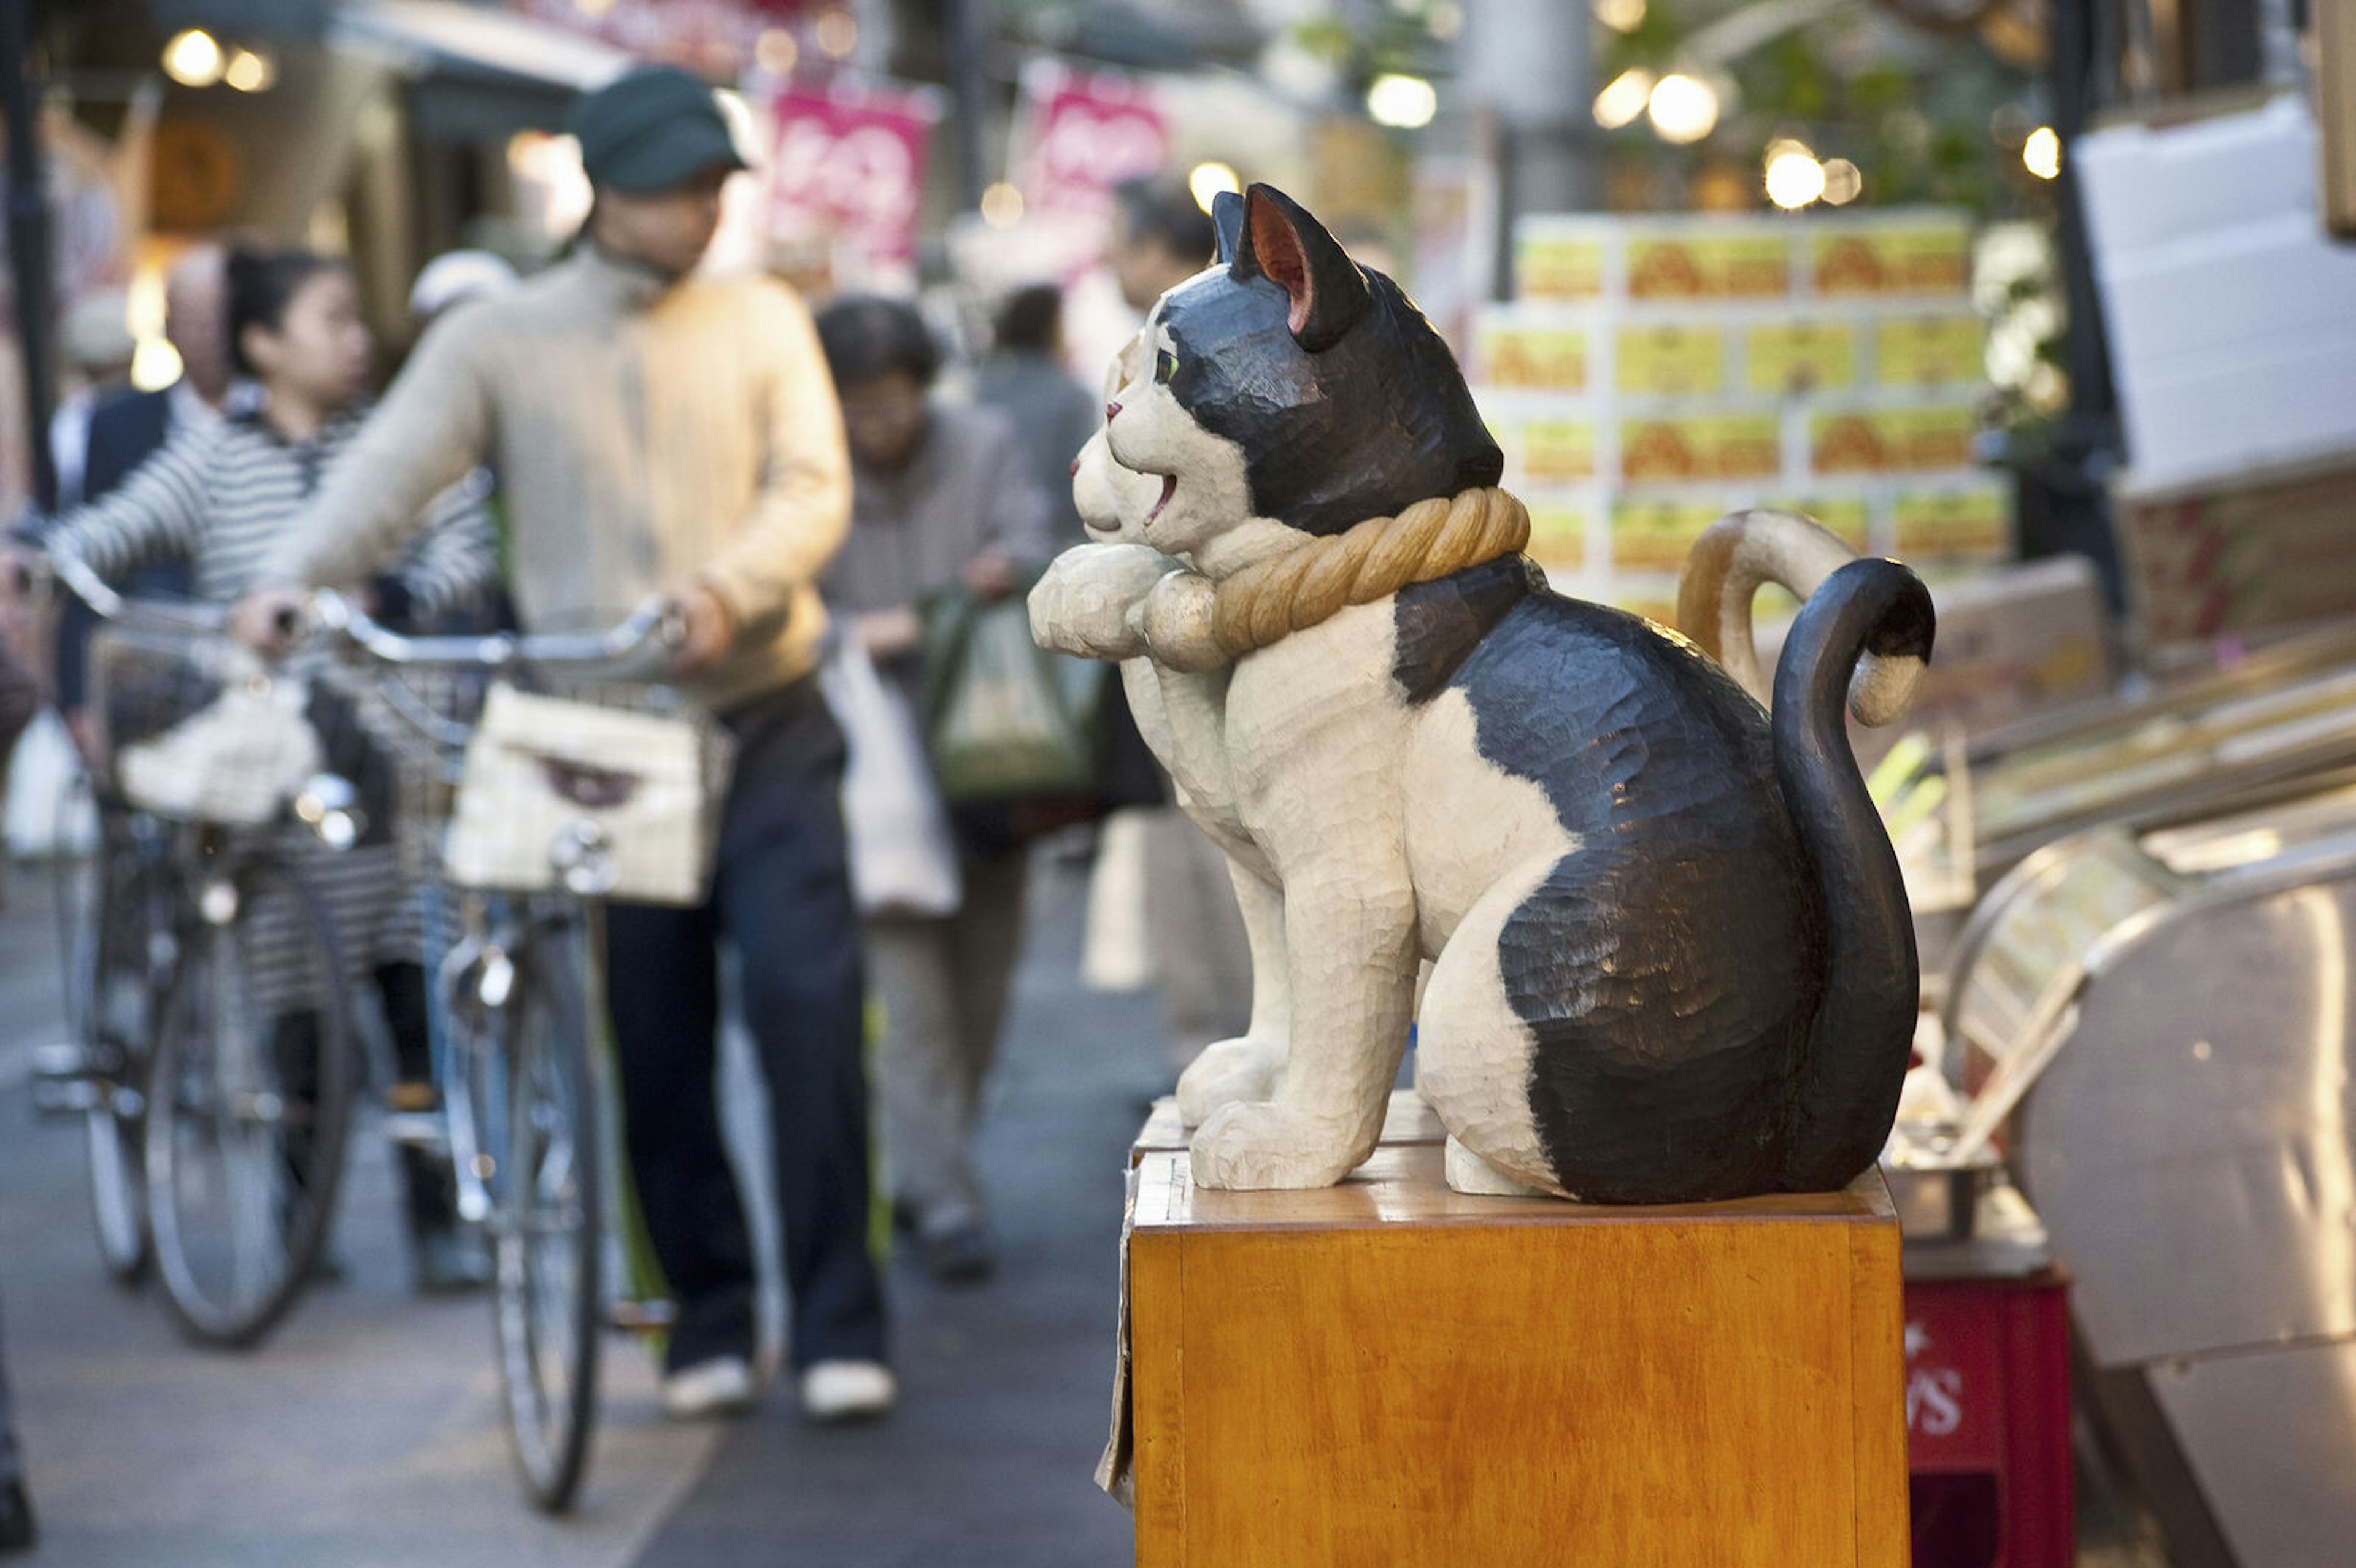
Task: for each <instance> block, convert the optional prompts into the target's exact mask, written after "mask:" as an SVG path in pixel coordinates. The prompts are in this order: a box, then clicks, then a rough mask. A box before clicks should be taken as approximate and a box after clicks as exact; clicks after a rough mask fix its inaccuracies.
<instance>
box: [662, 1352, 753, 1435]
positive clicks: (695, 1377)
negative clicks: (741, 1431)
mask: <svg viewBox="0 0 2356 1568" xmlns="http://www.w3.org/2000/svg"><path fill="white" fill-rule="evenodd" d="M662 1406H663V1413H664V1414H665V1415H668V1416H669V1417H670V1418H671V1419H672V1420H673V1421H702V1420H706V1419H708V1418H710V1417H712V1416H715V1415H738V1414H742V1413H744V1412H745V1411H748V1410H750V1409H752V1408H753V1366H752V1363H751V1362H749V1361H747V1360H745V1359H744V1357H742V1356H714V1357H712V1360H708V1361H698V1362H696V1363H695V1365H693V1366H691V1367H681V1368H680V1370H679V1371H675V1372H672V1373H670V1374H669V1375H668V1376H666V1377H665V1378H664V1379H663V1381H662Z"/></svg>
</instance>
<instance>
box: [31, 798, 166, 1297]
mask: <svg viewBox="0 0 2356 1568" xmlns="http://www.w3.org/2000/svg"><path fill="white" fill-rule="evenodd" d="M79 793H80V796H81V797H82V799H83V800H85V801H87V800H88V799H89V798H90V795H91V792H90V787H89V784H88V781H87V779H86V778H85V779H84V780H83V781H82V783H81V784H80V786H79ZM97 812H98V822H99V827H100V834H99V841H98V843H97V844H96V845H95V846H94V847H93V848H92V849H91V853H90V854H89V856H87V857H86V858H85V859H83V861H82V863H81V864H80V866H79V867H78V868H75V869H70V870H69V871H67V872H65V873H64V874H63V875H61V876H60V877H59V880H58V896H59V900H60V905H59V916H60V924H61V926H62V928H63V934H64V936H65V939H66V940H65V953H66V987H67V988H66V996H67V1001H68V1005H69V1009H70V1012H71V1014H72V1023H73V1030H74V1038H75V1042H76V1044H77V1045H78V1046H79V1047H80V1051H81V1068H80V1072H81V1073H82V1076H83V1079H84V1082H85V1083H86V1086H87V1089H88V1092H89V1101H88V1104H89V1109H88V1110H87V1111H86V1112H85V1113H84V1115H83V1128H84V1134H85V1142H86V1143H87V1145H88V1148H89V1155H90V1197H91V1219H92V1220H93V1221H95V1224H96V1229H97V1232H98V1253H99V1258H100V1260H101V1261H102V1263H103V1264H105V1266H106V1271H107V1273H108V1274H110V1275H112V1276H113V1277H114V1278H115V1279H116V1280H118V1281H120V1282H121V1283H123V1284H125V1285H131V1284H135V1283H136V1282H137V1281H138V1280H139V1279H140V1278H141V1277H142V1276H143V1275H145V1273H146V1270H147V1207H146V1192H145V1179H144V1177H143V1175H142V1164H143V1160H142V1141H143V1138H144V1136H145V1135H144V1131H143V1128H144V1125H145V1115H146V1089H147V1062H148V1058H149V1056H150V1055H151V1053H152V1051H153V1049H154V1040H155V1017H156V1013H157V1010H158V1008H159V1007H160V1005H161V991H162V986H161V984H160V976H161V975H162V974H163V972H164V964H165V962H166V960H165V959H164V957H163V956H162V955H159V952H158V949H159V947H161V946H164V945H166V944H168V942H169V940H170V939H169V935H168V926H169V923H168V921H166V920H164V919H162V918H161V906H162V890H161V888H160V886H159V883H158V880H157V878H156V876H155V871H154V869H153V868H152V865H151V863H150V859H149V847H148V846H146V845H145V844H143V843H142V842H141V841H140V838H139V834H140V832H141V819H139V818H136V817H134V816H133V815H132V814H131V813H130V812H129V811H127V810H125V809H123V807H121V806H116V805H101V806H99V807H98V808H97Z"/></svg>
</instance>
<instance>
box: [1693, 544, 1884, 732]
mask: <svg viewBox="0 0 2356 1568" xmlns="http://www.w3.org/2000/svg"><path fill="white" fill-rule="evenodd" d="M1857 559H1858V553H1857V551H1855V550H1853V549H1850V548H1849V547H1848V545H1847V543H1846V542H1844V541H1843V540H1842V539H1841V538H1840V536H1839V535H1837V534H1836V533H1834V532H1832V531H1831V530H1830V529H1828V528H1824V527H1822V526H1821V525H1819V524H1818V523H1816V522H1815V520H1813V519H1812V518H1809V517H1803V516H1801V515H1800V514H1799V513H1797V512H1783V511H1777V510H1774V509H1772V508H1771V507H1751V508H1750V509H1748V510H1746V511H1740V512H1729V513H1728V514H1727V515H1726V516H1725V517H1720V518H1719V520H1718V521H1716V522H1714V523H1712V524H1710V526H1709V527H1708V528H1706V529H1704V530H1703V531H1702V535H1701V537H1700V538H1699V539H1696V540H1694V546H1693V549H1691V550H1690V551H1689V552H1687V556H1686V564H1685V570H1684V571H1682V572H1680V573H1678V575H1677V630H1678V631H1680V632H1683V633H1684V634H1685V635H1687V636H1688V637H1691V638H1692V639H1693V640H1694V642H1695V643H1696V644H1697V645H1699V646H1700V648H1701V651H1702V652H1704V653H1706V654H1708V656H1710V657H1712V658H1714V659H1716V660H1717V661H1718V662H1719V665H1721V666H1722V667H1724V668H1725V670H1726V673H1727V674H1729V675H1730V676H1732V677H1734V679H1735V683H1736V684H1737V685H1739V686H1740V687H1741V688H1742V689H1743V690H1745V691H1747V692H1749V693H1750V694H1751V696H1752V697H1754V698H1757V699H1759V701H1760V702H1761V703H1762V704H1768V703H1769V702H1770V699H1771V697H1772V689H1771V688H1770V686H1769V684H1768V677H1767V676H1766V674H1765V672H1763V671H1762V669H1761V668H1760V667H1759V653H1758V650H1757V648H1756V647H1755V646H1754V645H1752V642H1751V601H1752V600H1753V599H1755V598H1757V597H1758V594H1759V590H1760V589H1761V588H1762V587H1763V586H1764V585H1766V584H1767V583H1770V582H1772V583H1774V584H1776V585H1777V586H1778V587H1780V588H1783V589H1784V590H1785V591H1787V592H1790V593H1791V595H1792V596H1793V597H1794V598H1795V599H1799V600H1803V601H1804V600H1806V599H1808V598H1810V597H1812V596H1813V595H1814V594H1815V592H1816V590H1817V589H1818V588H1819V587H1821V586H1823V584H1824V581H1825V579H1826V578H1828V577H1830V576H1831V575H1832V574H1833V573H1834V572H1836V571H1839V570H1840V569H1841V568H1842V567H1844V566H1847V564H1848V563H1849V562H1850V561H1852V560H1857ZM1921 678H1922V660H1920V659H1914V658H1904V657H1899V658H1890V659H1885V658H1883V657H1881V656H1879V654H1877V653H1874V652H1872V651H1869V652H1868V653H1867V655H1866V656H1865V661H1864V663H1863V664H1862V665H1861V666H1860V667H1859V668H1858V673H1857V675H1856V677H1854V678H1853V679H1852V680H1851V681H1850V683H1849V693H1848V703H1849V711H1850V712H1852V713H1854V714H1856V715H1857V718H1858V722H1859V723H1861V724H1887V723H1890V721H1891V720H1895V719H1896V718H1898V716H1899V715H1901V714H1902V713H1904V712H1905V711H1906V708H1907V705H1908V704H1909V703H1911V702H1912V701H1913V699H1914V685H1915V682H1916V681H1918V680H1920V679H1921Z"/></svg>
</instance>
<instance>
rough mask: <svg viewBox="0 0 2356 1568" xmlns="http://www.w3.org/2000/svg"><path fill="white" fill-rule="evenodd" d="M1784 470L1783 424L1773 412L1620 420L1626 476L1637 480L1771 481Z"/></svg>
mask: <svg viewBox="0 0 2356 1568" xmlns="http://www.w3.org/2000/svg"><path fill="white" fill-rule="evenodd" d="M1782 472H1783V427H1782V423H1781V421H1778V420H1777V419H1776V418H1775V416H1774V415H1772V414H1689V415H1685V416H1682V417H1677V418H1668V419H1632V420H1623V421H1621V424H1620V476H1621V477H1622V479H1625V480H1627V481H1628V482H1629V483H1631V484H1644V483H1646V482H1648V481H1649V482H1670V483H1675V482H1677V481H1682V480H1690V479H1769V478H1772V477H1773V476H1774V475H1778V474H1780V473H1782Z"/></svg>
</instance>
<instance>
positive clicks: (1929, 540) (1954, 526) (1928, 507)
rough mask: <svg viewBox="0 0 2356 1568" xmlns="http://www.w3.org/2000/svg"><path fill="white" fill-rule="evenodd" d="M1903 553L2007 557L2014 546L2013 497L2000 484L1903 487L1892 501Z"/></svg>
mask: <svg viewBox="0 0 2356 1568" xmlns="http://www.w3.org/2000/svg"><path fill="white" fill-rule="evenodd" d="M1890 517H1891V520H1892V521H1893V523H1894V524H1895V525H1896V535H1897V537H1896V539H1894V540H1893V541H1892V542H1893V543H1894V544H1895V545H1896V547H1897V550H1898V554H1899V557H1900V559H1901V560H1918V559H1920V560H1956V559H1959V558H1970V559H1973V560H1998V559H2001V558H2002V557H2003V556H2005V555H2006V554H2007V553H2008V552H2009V550H2010V549H2011V548H2012V498H2011V496H2009V495H2008V493H2007V492H2006V490H2005V489H2004V487H2003V486H2002V485H1972V486H1971V487H1969V488H1968V489H1962V490H1922V491H1914V492H1911V493H1901V495H1900V496H1898V497H1897V499H1896V501H1895V502H1894V503H1893V504H1892V506H1891V508H1890Z"/></svg>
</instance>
